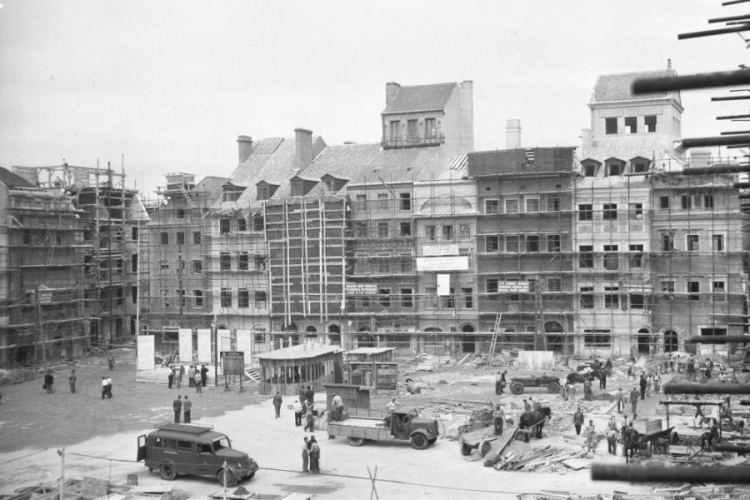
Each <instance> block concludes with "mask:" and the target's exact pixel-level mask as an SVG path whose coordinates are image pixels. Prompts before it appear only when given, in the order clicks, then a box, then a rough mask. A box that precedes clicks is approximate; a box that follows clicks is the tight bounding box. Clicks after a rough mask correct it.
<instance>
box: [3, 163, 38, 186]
mask: <svg viewBox="0 0 750 500" xmlns="http://www.w3.org/2000/svg"><path fill="white" fill-rule="evenodd" d="M0 182H2V183H3V184H5V185H6V186H8V187H9V188H33V187H36V186H35V185H34V184H32V183H31V182H29V181H27V180H26V179H24V178H23V177H21V176H20V175H16V174H14V173H13V172H11V171H10V170H8V169H5V168H3V167H0Z"/></svg>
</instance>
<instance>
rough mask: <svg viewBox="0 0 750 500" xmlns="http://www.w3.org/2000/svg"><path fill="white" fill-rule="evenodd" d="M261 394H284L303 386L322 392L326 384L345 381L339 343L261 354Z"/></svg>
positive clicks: (258, 356)
mask: <svg viewBox="0 0 750 500" xmlns="http://www.w3.org/2000/svg"><path fill="white" fill-rule="evenodd" d="M257 358H258V359H259V360H260V393H261V394H266V395H270V394H273V393H274V392H275V391H276V390H278V391H279V393H281V394H282V395H290V396H291V395H294V396H296V395H297V394H298V393H299V387H300V385H304V386H305V387H307V386H308V385H309V386H312V388H313V390H314V391H315V392H322V391H323V384H326V383H332V384H338V383H341V382H342V380H343V362H344V360H343V351H342V350H341V348H340V347H338V346H331V345H322V344H316V343H310V344H300V345H295V346H292V347H287V348H284V349H277V350H275V351H269V352H264V353H262V354H258V355H257Z"/></svg>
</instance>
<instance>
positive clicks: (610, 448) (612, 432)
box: [606, 415, 618, 455]
mask: <svg viewBox="0 0 750 500" xmlns="http://www.w3.org/2000/svg"><path fill="white" fill-rule="evenodd" d="M617 434H618V430H617V422H616V421H615V416H614V415H612V417H610V419H609V422H608V423H607V433H606V437H607V453H609V454H610V455H617Z"/></svg>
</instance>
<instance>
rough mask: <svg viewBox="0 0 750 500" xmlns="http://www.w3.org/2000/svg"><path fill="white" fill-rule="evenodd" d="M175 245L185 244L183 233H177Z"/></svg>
mask: <svg viewBox="0 0 750 500" xmlns="http://www.w3.org/2000/svg"><path fill="white" fill-rule="evenodd" d="M177 244H178V245H184V244H185V233H183V232H182V231H180V232H178V233H177Z"/></svg>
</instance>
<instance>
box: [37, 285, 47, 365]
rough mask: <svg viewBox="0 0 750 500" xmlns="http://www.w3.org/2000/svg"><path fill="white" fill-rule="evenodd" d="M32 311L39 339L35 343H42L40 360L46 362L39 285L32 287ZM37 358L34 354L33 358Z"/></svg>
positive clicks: (45, 344)
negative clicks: (34, 315) (34, 314)
mask: <svg viewBox="0 0 750 500" xmlns="http://www.w3.org/2000/svg"><path fill="white" fill-rule="evenodd" d="M34 311H35V313H36V328H37V334H38V335H39V339H38V341H37V345H39V344H41V345H42V362H44V363H46V362H47V339H46V338H45V336H44V327H43V326H42V305H41V304H40V303H39V285H37V286H36V288H35V289H34ZM37 358H38V354H35V355H34V359H35V360H36V359H37Z"/></svg>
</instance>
